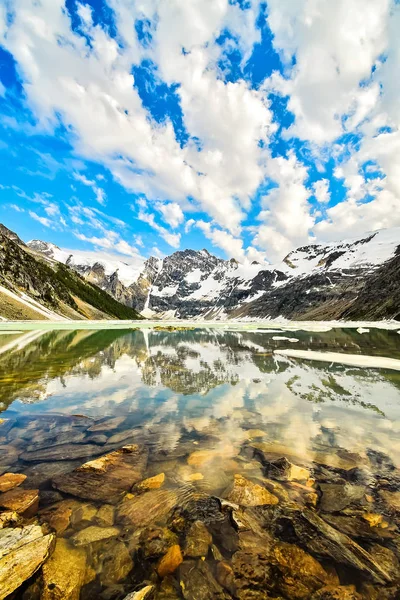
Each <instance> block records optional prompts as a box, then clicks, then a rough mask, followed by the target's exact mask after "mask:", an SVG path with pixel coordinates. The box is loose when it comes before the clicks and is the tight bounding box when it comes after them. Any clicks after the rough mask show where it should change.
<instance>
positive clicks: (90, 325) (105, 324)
mask: <svg viewBox="0 0 400 600" xmlns="http://www.w3.org/2000/svg"><path fill="white" fill-rule="evenodd" d="M155 327H157V328H160V329H163V330H167V329H171V331H173V330H174V329H177V330H179V329H180V328H197V329H198V328H206V329H210V328H212V329H231V330H232V329H234V330H239V331H260V330H262V331H263V332H264V331H265V332H266V333H267V332H268V331H270V330H273V331H274V332H275V331H276V330H277V329H279V330H282V331H311V332H312V331H315V332H324V331H330V330H331V329H334V328H341V329H358V328H361V329H385V330H390V331H392V330H397V329H398V330H399V331H400V322H399V321H287V320H268V321H266V320H263V321H189V320H188V321H186V320H182V321H162V320H159V321H153V320H145V321H133V320H128V321H118V320H110V321H86V320H85V321H84V320H82V321H80V320H79V321H0V332H14V330H15V333H20V332H24V331H35V330H69V329H74V330H75V329H154V328H155ZM271 333H272V331H271ZM360 333H362V332H360Z"/></svg>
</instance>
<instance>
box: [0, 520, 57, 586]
mask: <svg viewBox="0 0 400 600" xmlns="http://www.w3.org/2000/svg"><path fill="white" fill-rule="evenodd" d="M39 529H40V528H39ZM3 531H5V530H3ZM11 531H13V532H15V533H14V535H15V541H16V545H15V547H14V548H13V547H12V545H10V546H9V552H8V553H7V554H5V555H4V556H2V558H1V559H0V598H5V597H6V596H8V595H9V594H11V593H12V592H13V591H14V590H16V589H17V588H19V586H20V585H22V584H23V583H24V581H26V580H27V579H29V578H30V577H32V575H34V573H36V571H37V570H38V569H39V568H40V567H41V566H42V564H43V563H44V562H45V560H46V559H47V558H48V557H49V556H50V554H51V552H52V551H53V548H54V543H55V536H54V534H53V533H51V534H49V535H43V533H42V532H41V529H40V533H41V534H39V532H38V531H36V533H37V534H38V537H36V538H35V539H33V540H32V541H30V542H27V543H24V544H23V545H21V531H19V530H18V529H12V530H11ZM27 537H29V536H27ZM26 539H27V538H26Z"/></svg>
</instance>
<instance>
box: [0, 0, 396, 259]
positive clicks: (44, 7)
mask: <svg viewBox="0 0 400 600" xmlns="http://www.w3.org/2000/svg"><path fill="white" fill-rule="evenodd" d="M11 4H12V8H13V15H14V18H13V19H12V20H7V19H6V13H5V11H4V10H3V11H2V10H1V7H0V42H1V43H2V44H3V45H4V46H5V47H6V49H8V50H9V51H10V52H11V53H12V54H13V56H14V58H15V59H16V61H17V63H18V69H19V73H20V77H21V79H22V81H23V82H25V83H24V85H25V94H26V97H27V102H28V104H29V107H30V108H31V109H32V111H33V112H34V114H35V116H36V117H37V119H38V124H37V125H36V126H35V127H34V128H33V129H34V131H35V132H37V131H41V132H43V131H44V132H45V133H51V132H54V131H55V130H56V128H57V127H58V125H59V121H60V119H61V120H62V122H63V124H64V125H65V127H66V129H67V130H68V131H69V132H70V133H71V137H70V141H71V143H72V144H73V145H74V152H75V154H76V155H80V156H82V157H84V158H87V159H89V160H91V161H93V162H96V163H98V164H99V165H101V167H102V168H105V169H108V170H109V171H110V172H111V175H112V177H113V178H114V180H116V181H117V182H119V183H120V184H122V185H123V186H124V187H125V189H126V190H128V191H132V192H135V193H141V194H143V195H144V196H145V197H146V198H147V202H146V201H145V202H144V204H143V206H141V207H140V212H139V218H141V219H142V220H143V221H145V222H146V223H148V224H149V225H150V226H151V227H152V228H153V229H154V231H155V232H156V233H157V234H158V235H160V236H161V237H162V238H163V239H164V240H165V241H166V242H167V243H168V244H169V245H171V246H172V247H173V248H177V247H179V245H180V240H181V237H180V234H179V233H177V232H175V231H170V230H169V228H167V227H164V226H162V225H159V224H158V223H157V222H156V220H155V216H154V214H153V213H154V212H155V214H157V213H158V214H159V215H161V218H162V220H163V221H164V222H165V224H167V225H168V226H169V227H170V228H172V229H173V230H175V229H177V228H178V227H180V226H181V225H183V224H184V227H185V232H186V233H187V232H188V231H190V229H191V227H193V226H195V220H194V219H189V220H187V221H186V223H185V220H184V213H185V212H187V211H188V212H191V211H197V210H198V211H201V212H203V213H205V214H206V215H207V216H208V217H209V219H210V220H211V223H212V225H210V223H209V224H208V225H207V224H206V225H203V226H201V227H200V228H202V231H203V232H204V233H205V235H207V236H208V237H209V239H210V240H211V241H212V242H213V243H215V244H216V245H218V246H219V247H220V248H222V249H223V250H224V251H225V252H226V253H227V254H228V255H234V256H237V257H238V258H240V257H242V258H243V259H247V258H249V257H250V255H251V254H252V255H254V256H256V255H257V253H259V252H260V251H261V252H267V253H268V255H269V256H270V257H271V258H272V259H276V258H279V257H282V256H283V255H284V254H285V253H286V252H288V251H290V250H291V249H292V248H293V246H296V245H299V244H300V245H301V244H303V243H305V242H307V241H308V239H310V238H311V237H312V236H313V235H315V236H316V237H317V239H319V238H324V239H331V238H333V237H337V236H339V235H345V236H348V235H350V234H353V233H359V232H362V231H363V230H364V229H365V228H368V229H371V228H376V227H377V226H381V225H382V226H384V225H385V224H395V223H397V220H398V219H399V222H400V217H398V216H397V215H400V210H399V198H400V189H399V187H400V184H399V181H400V158H399V157H400V152H399V149H400V144H399V137H398V136H399V127H400V108H399V106H400V105H399V102H398V98H399V94H400V83H399V81H400V80H399V78H398V77H396V76H395V73H396V72H397V69H398V64H399V62H400V38H399V35H398V31H399V27H400V7H399V6H398V5H396V4H394V3H393V2H392V1H391V0H381V1H379V2H377V1H376V0H337V1H336V2H332V1H331V0H297V1H296V2H294V1H292V0H269V1H268V16H267V19H268V24H269V26H270V27H271V30H272V33H273V44H274V46H275V48H276V50H277V51H278V52H279V54H280V56H281V57H282V60H283V61H284V64H285V72H284V74H283V75H279V74H277V73H274V74H273V75H272V76H271V77H270V78H268V79H267V80H266V81H265V82H264V84H263V85H262V86H260V88H259V89H251V88H250V85H249V83H248V82H247V81H244V80H238V81H236V82H226V81H225V80H224V78H223V70H224V58H223V57H224V54H223V53H224V51H225V49H226V48H228V47H231V48H238V49H239V51H240V52H241V53H242V64H244V63H245V61H246V60H247V58H248V57H249V56H250V55H251V52H252V50H253V48H254V44H256V43H257V42H259V41H260V30H259V28H258V27H257V26H256V20H257V18H258V15H259V13H260V2H259V1H258V0H251V1H250V2H248V3H247V4H248V8H247V10H245V11H242V10H241V9H240V7H239V6H238V4H231V3H230V2H228V0H191V1H190V2H182V0H169V1H168V2H159V1H158V0H146V2H143V3H136V2H132V0H110V6H111V7H112V8H113V11H114V16H115V22H116V28H117V31H118V38H117V39H118V42H117V41H116V40H115V39H113V38H111V37H110V36H109V35H108V32H107V31H106V30H103V29H102V28H101V26H100V25H96V26H95V25H94V24H93V19H92V12H91V8H90V7H89V6H87V5H84V4H79V5H78V15H79V18H80V19H81V28H80V29H81V31H83V32H84V35H85V36H82V35H80V34H79V33H78V30H76V31H72V29H71V21H70V18H69V14H68V12H67V11H65V8H64V2H63V1H62V0H42V1H41V2H40V3H37V2H36V1H35V0H12V2H11ZM137 18H146V19H149V20H150V21H151V22H152V23H155V22H156V23H157V26H156V27H154V28H153V31H152V35H153V37H152V41H151V43H150V44H149V45H148V46H147V47H144V46H142V45H141V44H140V43H139V41H138V39H137V37H136V34H135V27H134V24H135V21H136V19H137ZM226 29H229V30H230V31H231V33H232V36H231V39H229V40H227V41H226V42H225V44H223V45H222V46H221V45H219V44H217V43H216V42H215V40H216V39H217V37H218V36H219V35H220V33H221V32H222V31H224V30H226ZM88 42H90V43H88ZM183 50H184V51H183ZM293 58H295V60H293ZM143 59H150V60H151V61H153V62H154V64H155V65H156V67H157V74H158V75H159V77H160V78H161V79H162V80H163V81H165V82H166V83H167V84H173V85H174V86H175V90H176V92H175V93H176V94H177V95H178V97H179V100H180V105H181V108H182V113H183V124H184V126H185V128H186V131H187V133H188V135H189V142H188V143H187V144H185V145H183V147H182V146H181V144H180V143H179V140H178V139H176V135H175V131H174V128H173V125H172V123H171V121H170V120H168V119H166V120H165V121H164V122H162V123H158V122H156V121H155V120H154V119H152V117H151V115H150V114H149V113H148V111H147V110H146V109H145V108H144V106H143V104H142V102H141V99H140V96H139V94H138V92H137V89H136V88H135V85H134V84H135V82H134V75H132V72H133V69H132V67H133V66H134V65H139V64H140V63H141V61H142V60H143ZM220 61H222V67H221V62H220ZM270 91H274V92H276V93H280V94H283V95H287V96H288V98H289V99H288V108H289V110H290V111H291V112H292V113H293V114H294V117H295V118H294V123H293V125H292V126H291V127H290V129H289V130H288V131H286V134H285V133H284V134H283V135H284V136H285V135H286V136H287V137H292V136H294V137H298V138H300V139H301V140H304V141H305V142H306V149H307V150H311V152H312V154H313V157H314V160H315V167H316V169H317V171H318V172H319V173H320V175H319V177H320V179H319V181H316V182H314V183H310V182H309V179H308V173H307V169H306V167H305V166H304V164H302V162H301V160H299V159H298V158H296V157H295V155H294V154H288V155H287V156H286V157H274V158H272V156H271V153H270V150H269V148H268V144H269V141H270V138H271V135H272V134H273V133H274V132H275V131H276V125H275V123H273V121H272V113H271V111H270V107H269V103H268V95H267V93H268V92H270ZM5 123H7V120H6V121H5ZM8 123H9V125H10V126H14V127H18V123H14V124H12V123H11V121H10V119H9V122H8ZM388 127H390V128H391V132H390V133H387V131H386V132H385V133H382V129H381V128H388ZM33 129H32V130H33ZM354 132H355V133H356V134H357V143H354V146H352V142H349V141H348V140H346V139H344V138H343V137H342V135H343V134H344V133H354ZM260 141H261V142H263V143H261V144H260V143H259V142H260ZM299 156H300V155H299ZM330 159H332V160H334V161H336V170H335V174H336V175H337V177H339V178H342V179H343V182H344V184H345V186H346V189H347V195H346V197H345V199H344V201H343V202H342V201H341V202H339V203H338V204H336V205H335V206H333V207H331V208H327V207H326V205H327V204H328V202H329V200H330V194H334V193H335V190H336V186H331V189H329V184H328V179H327V177H328V176H327V175H325V174H324V163H325V162H326V161H327V160H330ZM46 161H47V163H48V169H50V171H51V173H54V172H55V171H56V170H57V169H59V168H61V167H60V165H59V164H58V163H56V161H54V159H52V157H51V156H48V157H47V158H46ZM367 161H371V162H373V163H374V164H376V165H377V172H379V176H378V175H377V176H376V177H374V176H372V177H370V176H368V177H367V176H365V171H364V170H363V168H364V167H363V165H365V162H367ZM70 167H71V169H73V170H74V173H73V177H74V179H75V181H77V182H79V183H80V184H82V185H85V186H88V187H91V188H92V190H93V192H94V194H95V198H96V200H97V202H99V203H100V204H104V203H105V201H106V194H105V191H104V190H103V189H102V187H99V185H98V184H99V183H100V182H101V181H102V180H103V178H104V176H103V175H97V176H96V177H93V179H89V178H88V177H87V176H86V175H85V174H84V173H82V170H83V169H84V166H83V165H82V164H81V165H79V163H77V162H76V163H74V165H73V166H72V162H71V165H70ZM62 168H65V167H64V166H62ZM370 173H374V171H370ZM266 180H270V181H271V182H274V183H275V184H276V185H277V187H275V188H272V189H271V190H270V192H269V193H268V194H265V196H264V198H263V199H262V208H261V212H260V215H259V226H258V227H253V229H252V232H253V242H252V244H253V245H252V246H250V247H249V248H245V244H244V242H243V235H242V233H243V232H242V223H243V219H244V218H245V217H246V215H247V213H248V212H249V211H250V209H251V202H252V199H253V197H254V195H255V193H256V192H257V190H258V188H259V186H260V184H263V183H265V182H266ZM77 187H79V186H77ZM307 188H309V189H307ZM311 194H314V195H315V197H316V199H317V200H318V202H319V203H320V204H321V205H325V206H324V208H322V206H320V207H319V208H320V209H321V213H322V214H318V213H317V212H313V210H314V209H313V207H312V206H311V205H310V203H309V202H308V198H309V196H310V195H311ZM332 199H333V200H336V198H332ZM366 200H368V202H366ZM47 201H48V203H47V204H46V205H44V204H43V206H44V207H45V208H44V210H45V211H46V214H47V215H48V216H53V217H54V216H56V213H55V212H53V213H52V212H51V211H52V210H55V209H52V207H51V202H50V200H49V199H48V198H47ZM70 211H71V212H70V218H71V220H72V221H73V222H74V223H75V224H76V225H79V226H80V227H82V226H83V225H84V224H85V225H86V226H88V228H90V229H93V230H95V231H89V232H86V233H87V239H96V240H99V239H100V240H110V237H109V234H108V232H109V229H110V228H111V227H112V226H113V225H115V226H116V227H118V228H119V225H118V224H117V223H116V222H115V221H114V222H112V221H111V218H109V220H106V216H104V215H102V214H101V213H97V212H95V211H94V209H92V212H87V213H85V211H84V210H83V208H82V207H81V208H79V209H76V207H73V208H71V209H70ZM35 214H36V213H35ZM317 214H318V218H319V219H322V220H320V221H319V222H318V223H317V224H315V220H316V217H317ZM41 218H42V219H45V217H41ZM157 218H158V217H157ZM206 220H207V219H206ZM202 222H203V223H205V221H202ZM374 225H375V227H374ZM121 227H123V225H121ZM82 235H85V233H83V234H82ZM114 242H115V243H116V244H118V243H122V240H121V238H118V239H117V240H114ZM104 243H107V242H104ZM128 246H129V244H128Z"/></svg>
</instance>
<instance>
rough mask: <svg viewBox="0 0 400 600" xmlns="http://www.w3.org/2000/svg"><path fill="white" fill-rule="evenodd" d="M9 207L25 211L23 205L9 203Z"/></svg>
mask: <svg viewBox="0 0 400 600" xmlns="http://www.w3.org/2000/svg"><path fill="white" fill-rule="evenodd" d="M9 207H10V208H12V209H13V210H16V211H17V212H25V209H23V208H21V206H17V204H9Z"/></svg>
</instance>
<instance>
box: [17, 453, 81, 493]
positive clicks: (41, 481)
mask: <svg viewBox="0 0 400 600" xmlns="http://www.w3.org/2000/svg"><path fill="white" fill-rule="evenodd" d="M81 464H82V462H81V461H76V460H75V461H64V462H63V461H57V462H54V463H53V462H42V463H38V464H37V465H29V467H27V468H26V469H24V473H25V475H26V476H27V477H28V479H27V480H26V482H24V483H23V484H22V486H23V487H25V484H28V485H29V487H31V488H33V489H34V488H39V489H41V488H44V487H47V486H48V485H49V484H50V481H51V479H53V477H56V476H57V475H62V474H63V473H69V472H70V471H73V469H76V467H79V466H80V465H81Z"/></svg>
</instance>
